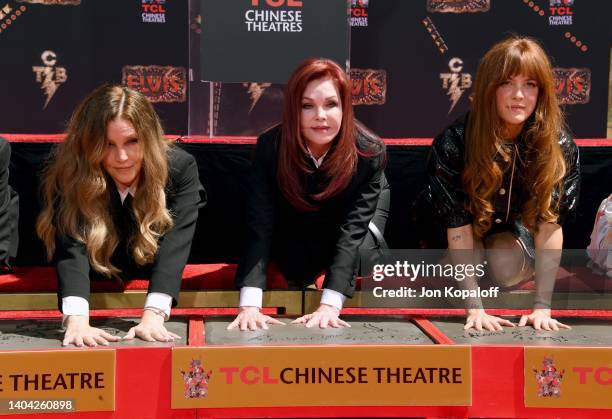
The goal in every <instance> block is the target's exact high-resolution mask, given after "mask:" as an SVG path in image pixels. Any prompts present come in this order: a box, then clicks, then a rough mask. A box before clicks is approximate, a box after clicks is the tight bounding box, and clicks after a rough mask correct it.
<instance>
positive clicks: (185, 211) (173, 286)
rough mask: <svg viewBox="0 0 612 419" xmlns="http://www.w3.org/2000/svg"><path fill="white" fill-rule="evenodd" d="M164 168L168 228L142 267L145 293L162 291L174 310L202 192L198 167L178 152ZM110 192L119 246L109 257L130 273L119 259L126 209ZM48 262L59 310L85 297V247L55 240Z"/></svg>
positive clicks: (125, 238)
mask: <svg viewBox="0 0 612 419" xmlns="http://www.w3.org/2000/svg"><path fill="white" fill-rule="evenodd" d="M168 165H169V171H168V183H167V185H166V207H167V208H168V210H169V211H170V214H171V216H172V219H173V221H174V226H173V227H172V229H170V230H169V231H168V232H166V234H164V236H163V237H161V238H160V240H159V248H158V250H157V255H156V256H155V261H154V262H153V264H152V265H151V266H149V267H147V268H150V272H151V274H150V282H149V292H162V293H165V294H168V295H170V296H172V305H173V306H174V305H176V303H177V299H178V294H179V291H180V288H181V279H182V274H183V269H184V267H185V264H186V263H187V258H188V257H189V251H190V249H191V241H192V239H193V233H194V231H195V226H196V221H197V218H198V209H199V208H200V207H202V206H204V205H205V203H206V193H205V191H204V188H203V187H202V185H201V184H200V181H199V179H198V168H197V165H196V162H195V159H194V158H193V156H192V155H190V154H188V153H187V152H185V151H183V150H181V149H179V148H172V149H171V151H170V154H169V159H168ZM111 188H112V189H111V202H110V206H111V208H110V209H109V210H110V211H111V214H112V217H113V221H114V222H115V225H116V226H117V229H118V230H120V231H119V234H121V235H122V238H121V243H120V245H119V246H118V247H117V249H116V251H115V254H114V255H113V262H117V263H118V265H116V266H117V267H118V268H120V269H122V270H124V269H130V266H132V265H133V264H134V263H133V261H131V260H125V259H126V257H125V256H126V255H127V256H128V257H129V255H130V252H129V248H127V243H128V241H129V236H130V231H131V230H132V228H134V227H135V226H134V225H133V222H132V221H133V219H132V217H131V213H132V211H131V207H130V208H126V209H124V208H123V205H122V203H121V198H120V196H119V193H118V192H117V189H116V187H115V185H114V183H113V184H112V186H111ZM126 199H127V198H126ZM130 222H132V225H131V226H130ZM130 259H131V258H130ZM54 262H55V266H56V268H57V278H58V283H59V287H58V304H59V307H60V310H61V306H62V305H61V299H62V298H63V297H68V296H77V297H83V298H85V299H89V292H90V291H89V274H90V265H89V260H88V256H87V250H86V248H85V244H84V243H81V242H78V241H76V240H74V239H73V238H71V237H65V236H64V237H60V236H58V237H57V238H56V250H55V255H54ZM122 265H123V266H122ZM126 265H127V266H126Z"/></svg>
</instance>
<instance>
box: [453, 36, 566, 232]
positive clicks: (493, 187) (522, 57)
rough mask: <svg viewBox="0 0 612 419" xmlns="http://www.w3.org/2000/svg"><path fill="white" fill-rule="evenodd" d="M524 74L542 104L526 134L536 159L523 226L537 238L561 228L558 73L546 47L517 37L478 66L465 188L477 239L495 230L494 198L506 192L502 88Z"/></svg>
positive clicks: (468, 133) (528, 181)
mask: <svg viewBox="0 0 612 419" xmlns="http://www.w3.org/2000/svg"><path fill="white" fill-rule="evenodd" d="M521 74H524V75H526V76H528V77H530V78H532V79H534V80H535V81H536V82H537V84H538V89H539V90H538V100H537V104H536V107H535V110H534V111H533V114H532V115H531V116H530V118H529V120H528V122H526V127H525V128H524V133H525V134H524V135H525V141H526V143H527V147H528V152H529V153H530V155H531V156H532V157H533V158H531V159H530V162H529V166H528V167H527V173H525V178H526V179H525V184H526V185H531V186H530V187H531V193H530V194H529V195H530V196H529V197H528V198H527V200H526V201H525V202H523V203H522V208H521V216H522V221H523V223H524V224H525V226H526V227H527V228H529V230H531V231H532V232H536V231H537V225H538V224H539V223H541V222H556V221H557V218H558V209H557V205H558V202H554V201H553V199H552V195H553V194H552V192H553V190H554V189H555V188H558V187H559V185H560V183H561V181H562V179H563V176H564V175H565V172H566V167H565V160H564V157H563V152H562V151H561V147H560V145H559V136H560V135H561V130H562V129H563V128H564V119H563V114H562V112H561V109H560V108H559V104H558V102H557V97H556V95H555V89H554V80H553V74H552V67H551V64H550V61H549V59H548V56H547V55H546V53H545V52H544V50H543V49H542V47H541V46H540V45H539V44H538V43H537V42H536V41H534V40H533V39H531V38H526V37H511V38H508V39H506V40H504V41H501V42H499V43H497V44H495V45H494V46H493V47H492V48H491V49H490V50H489V51H488V52H487V53H486V54H485V56H484V57H483V58H482V60H481V61H480V64H479V65H478V71H477V73H476V81H475V83H474V101H473V103H472V112H471V113H470V117H469V120H468V125H467V130H466V165H465V170H464V171H463V186H464V188H465V191H466V192H467V194H468V196H469V198H470V200H469V204H468V209H469V210H470V212H471V213H472V215H473V217H474V221H473V228H474V233H475V234H476V236H478V237H482V236H483V234H484V233H486V232H487V231H488V230H489V229H490V228H491V220H492V216H493V212H494V209H493V204H492V200H493V195H494V194H495V192H496V191H497V190H498V189H499V188H500V186H501V182H502V177H503V170H504V169H503V167H501V166H500V164H498V163H497V162H496V160H495V157H496V155H498V154H501V155H502V157H506V158H508V157H509V156H507V155H506V154H507V152H506V151H504V148H503V147H502V144H503V142H504V141H505V140H504V123H503V121H502V119H501V118H500V117H499V114H498V112H497V106H496V101H495V95H496V91H497V88H498V87H499V86H500V85H501V84H502V83H503V82H504V81H506V80H508V79H509V78H511V77H513V76H517V75H521Z"/></svg>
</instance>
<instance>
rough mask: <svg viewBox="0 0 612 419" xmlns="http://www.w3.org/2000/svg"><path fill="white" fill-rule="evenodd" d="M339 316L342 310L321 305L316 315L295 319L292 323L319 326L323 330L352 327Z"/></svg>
mask: <svg viewBox="0 0 612 419" xmlns="http://www.w3.org/2000/svg"><path fill="white" fill-rule="evenodd" d="M339 316H340V310H338V309H337V308H336V307H333V306H330V305H328V304H321V305H320V306H319V308H318V309H317V311H315V312H314V313H312V314H306V315H305V316H302V317H300V318H299V319H295V320H294V321H292V322H291V323H297V324H305V325H306V327H312V326H316V325H317V324H318V325H319V327H320V328H322V329H325V328H326V327H327V326H331V327H351V325H350V324H348V323H347V322H345V321H344V320H341V319H340V317H339Z"/></svg>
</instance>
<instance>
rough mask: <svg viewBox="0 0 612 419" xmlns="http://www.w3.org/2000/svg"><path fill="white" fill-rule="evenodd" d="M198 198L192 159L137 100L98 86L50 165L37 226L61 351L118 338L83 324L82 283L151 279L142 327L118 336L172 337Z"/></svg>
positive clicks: (118, 88) (138, 97)
mask: <svg viewBox="0 0 612 419" xmlns="http://www.w3.org/2000/svg"><path fill="white" fill-rule="evenodd" d="M203 192H204V190H203V188H202V186H201V185H200V182H199V180H198V168H197V166H196V162H195V159H194V158H193V157H192V156H191V155H189V154H187V153H186V152H184V151H182V150H180V149H178V148H175V147H173V146H172V145H171V144H170V143H169V142H168V141H167V140H166V139H165V138H164V133H163V131H162V128H161V125H160V122H159V119H158V117H157V115H156V113H155V110H154V109H153V106H152V105H151V104H150V103H149V101H148V100H147V99H146V98H145V97H144V96H143V95H142V94H140V93H138V92H136V91H133V90H130V89H127V88H124V87H121V86H109V85H105V86H102V87H99V88H98V89H96V90H95V91H94V92H93V93H91V94H90V95H89V96H88V97H87V98H86V99H85V100H84V101H83V102H82V103H81V104H80V105H79V106H78V108H77V109H76V111H75V112H74V114H73V115H72V118H71V120H70V123H69V126H68V132H67V135H66V139H65V140H64V142H63V143H62V144H60V145H59V146H58V147H57V148H56V150H55V151H54V153H53V155H52V157H51V160H50V162H49V166H48V168H47V172H46V174H45V178H44V182H43V198H44V208H43V211H42V213H41V214H40V216H39V218H38V223H37V232H38V235H39V237H40V238H41V239H42V240H43V242H44V244H45V247H46V249H47V254H48V256H49V258H52V259H53V261H54V263H55V266H56V269H57V277H58V282H59V288H58V299H59V306H60V310H61V311H62V312H63V314H64V316H65V323H64V324H65V326H66V333H65V337H64V341H63V344H64V345H69V344H75V345H77V346H82V345H83V344H85V345H88V346H96V345H97V344H102V345H107V344H108V341H116V340H118V338H117V337H115V336H111V335H109V334H108V333H106V332H104V331H102V330H101V329H97V328H93V327H91V326H90V325H89V318H88V314H89V304H88V298H89V292H90V289H89V288H90V275H91V277H93V278H95V277H98V278H100V277H106V278H110V277H115V278H118V279H120V280H121V279H126V278H134V277H139V278H143V277H145V278H146V277H148V278H150V282H149V293H148V295H147V299H146V303H145V307H144V311H143V314H142V320H141V322H140V323H139V324H138V325H137V326H135V327H134V328H132V329H131V330H130V331H129V332H128V334H127V336H126V337H125V338H132V337H134V336H138V337H140V338H142V339H144V340H147V341H171V340H174V339H175V338H178V336H176V335H175V334H173V333H170V332H168V331H167V330H166V328H165V327H164V320H166V319H167V318H168V317H169V315H170V308H171V306H173V305H175V304H176V302H177V298H178V293H179V290H180V286H181V277H182V272H183V268H184V266H185V263H186V262H187V257H188V256H189V250H190V247H191V241H192V238H193V233H194V230H195V224H196V220H197V217H198V208H199V207H200V206H201V205H203V203H204V199H205V198H204V197H205V195H204V193H203Z"/></svg>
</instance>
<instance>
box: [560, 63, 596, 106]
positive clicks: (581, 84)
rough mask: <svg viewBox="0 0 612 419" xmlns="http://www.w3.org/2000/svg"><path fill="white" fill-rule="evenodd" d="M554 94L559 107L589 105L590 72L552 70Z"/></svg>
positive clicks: (565, 69) (562, 69)
mask: <svg viewBox="0 0 612 419" xmlns="http://www.w3.org/2000/svg"><path fill="white" fill-rule="evenodd" d="M553 77H554V79H555V93H556V94H557V99H558V100H559V103H560V104H561V105H577V104H581V105H583V104H585V103H589V101H590V99H591V70H590V69H588V68H554V69H553Z"/></svg>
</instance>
